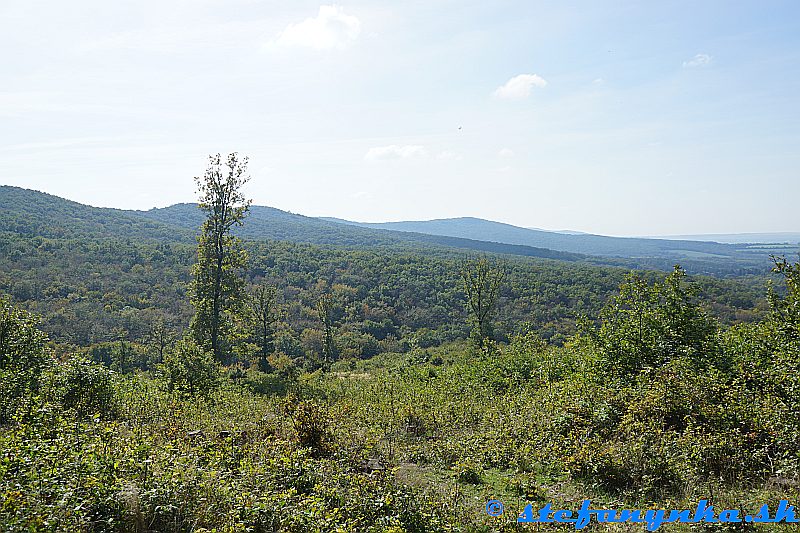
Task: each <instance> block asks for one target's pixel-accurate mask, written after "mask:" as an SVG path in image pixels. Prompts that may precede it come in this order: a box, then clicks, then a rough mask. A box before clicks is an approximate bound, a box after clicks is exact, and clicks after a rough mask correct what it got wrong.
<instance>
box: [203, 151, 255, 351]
mask: <svg viewBox="0 0 800 533" xmlns="http://www.w3.org/2000/svg"><path fill="white" fill-rule="evenodd" d="M225 166H226V167H227V170H223V169H222V161H221V157H220V155H219V154H217V155H213V156H211V157H209V167H208V169H207V170H206V173H205V175H204V176H203V177H202V178H201V177H197V178H195V180H196V181H197V188H198V192H199V193H200V203H199V204H198V207H199V208H200V209H201V210H202V211H203V212H204V213H205V215H206V219H205V221H204V222H203V225H202V226H201V228H200V236H199V237H198V239H197V263H195V265H194V266H193V267H192V283H191V289H190V290H191V301H192V305H193V306H194V308H195V316H194V318H193V319H192V323H191V329H192V333H193V334H194V338H195V341H196V342H197V343H198V344H199V345H201V346H203V347H204V348H206V349H208V350H211V352H212V353H213V354H214V356H215V357H216V358H217V360H218V361H221V362H227V361H229V360H230V354H231V350H232V344H233V341H232V337H233V336H234V333H235V332H234V327H235V323H236V316H237V314H238V313H239V312H241V309H242V306H243V304H244V280H243V279H242V277H241V270H242V269H244V268H245V267H246V266H247V252H246V251H245V250H244V248H243V247H242V243H241V240H240V239H238V238H237V237H234V236H233V235H232V233H231V230H232V229H233V227H234V226H237V225H240V224H241V223H242V221H243V219H244V217H245V215H247V209H248V207H249V206H250V202H249V201H248V200H245V197H244V195H243V194H242V192H241V188H242V187H243V186H244V184H245V183H247V181H248V179H249V178H247V177H246V176H245V173H246V170H247V158H246V157H245V158H242V159H239V157H238V155H237V154H236V153H232V154H230V155H229V156H228V158H227V161H226V162H225ZM226 173H227V175H225V174H226Z"/></svg>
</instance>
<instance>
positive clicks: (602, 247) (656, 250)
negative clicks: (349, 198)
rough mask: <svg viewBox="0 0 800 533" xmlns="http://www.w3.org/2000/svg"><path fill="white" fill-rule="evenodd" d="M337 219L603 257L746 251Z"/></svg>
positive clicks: (477, 225) (489, 227)
mask: <svg viewBox="0 0 800 533" xmlns="http://www.w3.org/2000/svg"><path fill="white" fill-rule="evenodd" d="M337 222H340V223H347V224H353V225H356V226H360V227H365V228H373V229H385V230H393V231H408V232H417V233H427V234H431V235H443V236H448V237H462V238H463V237H467V236H468V237H469V238H472V239H478V240H485V241H494V242H504V243H508V244H517V245H523V246H535V247H541V248H549V249H551V250H559V251H563V252H573V253H582V254H587V255H599V256H606V257H627V258H635V257H675V258H681V257H689V258H696V257H697V256H698V254H699V255H709V256H723V257H733V256H735V255H737V254H741V253H747V251H746V249H742V248H741V247H740V246H736V245H733V244H724V243H718V242H710V241H698V240H688V239H685V240H675V239H653V238H642V237H607V236H604V235H593V234H589V233H578V232H555V231H545V230H536V229H530V228H521V227H518V226H512V225H511V224H505V223H502V222H494V221H491V220H484V219H481V218H474V217H460V218H445V219H434V220H425V221H404V222H378V223H367V222H352V221H344V220H340V219H338V220H337Z"/></svg>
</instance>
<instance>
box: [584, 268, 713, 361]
mask: <svg viewBox="0 0 800 533" xmlns="http://www.w3.org/2000/svg"><path fill="white" fill-rule="evenodd" d="M685 278H686V273H685V272H684V271H683V270H682V269H681V268H680V267H677V266H676V267H675V270H674V271H673V272H672V273H671V274H670V275H669V276H667V278H666V279H665V280H664V281H663V282H656V283H654V284H652V285H649V284H648V283H647V282H646V281H645V280H643V279H642V278H640V277H638V276H636V275H633V274H632V275H630V276H628V278H627V279H626V281H625V283H623V284H622V285H621V286H620V293H619V295H618V296H616V297H614V298H613V299H612V300H611V301H610V302H609V304H608V305H607V306H606V307H605V308H604V309H603V311H602V312H601V314H600V316H601V321H602V323H601V326H600V328H599V329H598V330H596V331H594V330H590V331H588V333H589V338H590V339H591V340H592V341H593V344H592V346H593V347H594V348H595V349H596V350H597V351H598V353H599V354H600V357H601V361H600V362H601V364H602V365H603V368H604V370H605V371H607V372H610V373H612V374H615V375H621V376H627V375H632V374H634V373H636V372H638V371H639V370H641V369H642V368H645V367H657V366H659V365H662V364H664V363H666V362H668V361H669V360H670V359H672V358H676V357H683V356H686V357H689V358H690V359H692V360H694V361H696V362H697V363H698V364H715V363H719V361H718V355H719V353H718V343H717V330H718V325H717V323H716V321H715V320H714V319H713V318H711V317H710V316H708V314H707V313H706V312H705V311H704V310H703V309H702V307H701V306H700V304H699V303H698V301H697V292H696V290H695V289H693V288H692V287H686V286H685Z"/></svg>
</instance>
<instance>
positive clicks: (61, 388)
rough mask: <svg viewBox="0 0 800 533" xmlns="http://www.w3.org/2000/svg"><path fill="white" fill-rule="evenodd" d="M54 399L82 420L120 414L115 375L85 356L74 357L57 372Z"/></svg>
mask: <svg viewBox="0 0 800 533" xmlns="http://www.w3.org/2000/svg"><path fill="white" fill-rule="evenodd" d="M49 389H50V391H49V392H50V396H51V397H52V398H54V399H55V401H56V402H58V404H59V405H61V407H63V408H64V409H66V410H69V411H72V412H73V413H75V415H76V416H77V417H79V418H86V417H89V416H93V415H100V416H101V417H102V418H113V417H114V416H115V414H116V409H115V402H114V399H115V395H116V390H115V388H114V372H113V371H111V370H109V369H107V368H106V367H105V366H103V365H101V364H99V363H94V362H92V361H89V360H87V359H84V358H83V357H72V358H70V359H69V360H67V361H66V362H64V363H61V364H59V365H58V366H56V367H55V368H54V369H53V372H52V375H51V379H50V383H49Z"/></svg>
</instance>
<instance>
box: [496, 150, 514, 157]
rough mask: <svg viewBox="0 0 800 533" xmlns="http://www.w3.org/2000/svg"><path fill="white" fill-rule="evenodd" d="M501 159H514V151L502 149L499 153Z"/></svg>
mask: <svg viewBox="0 0 800 533" xmlns="http://www.w3.org/2000/svg"><path fill="white" fill-rule="evenodd" d="M497 155H498V156H499V157H503V158H508V157H514V150H512V149H511V148H501V149H500V151H499V152H497Z"/></svg>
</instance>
